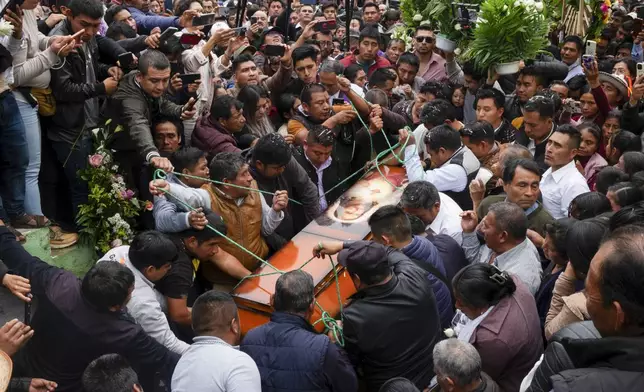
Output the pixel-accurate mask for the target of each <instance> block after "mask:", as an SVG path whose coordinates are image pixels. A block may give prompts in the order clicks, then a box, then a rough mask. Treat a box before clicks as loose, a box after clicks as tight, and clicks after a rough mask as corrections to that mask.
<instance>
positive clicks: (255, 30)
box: [246, 23, 262, 36]
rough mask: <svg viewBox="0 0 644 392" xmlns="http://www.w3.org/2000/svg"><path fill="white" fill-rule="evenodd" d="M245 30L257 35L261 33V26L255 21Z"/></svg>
mask: <svg viewBox="0 0 644 392" xmlns="http://www.w3.org/2000/svg"><path fill="white" fill-rule="evenodd" d="M246 31H249V32H251V33H252V34H253V35H255V36H258V35H261V31H262V27H261V26H260V25H259V24H257V23H253V24H252V25H250V28H249V29H248V30H246Z"/></svg>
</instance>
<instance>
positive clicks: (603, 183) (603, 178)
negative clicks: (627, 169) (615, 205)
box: [595, 166, 628, 195]
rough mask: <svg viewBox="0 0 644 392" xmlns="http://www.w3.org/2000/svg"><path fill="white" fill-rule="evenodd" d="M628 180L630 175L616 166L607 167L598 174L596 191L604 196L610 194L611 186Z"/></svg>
mask: <svg viewBox="0 0 644 392" xmlns="http://www.w3.org/2000/svg"><path fill="white" fill-rule="evenodd" d="M627 180H628V174H626V173H624V172H623V171H621V170H620V169H618V168H616V167H614V166H606V167H605V168H603V169H601V170H600V171H599V173H597V180H596V181H595V190H596V191H597V192H599V193H603V194H604V195H605V194H606V193H608V188H609V187H610V186H611V185H614V184H617V183H618V182H623V181H627Z"/></svg>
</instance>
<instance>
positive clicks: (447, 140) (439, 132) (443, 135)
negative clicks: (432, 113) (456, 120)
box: [423, 107, 462, 151]
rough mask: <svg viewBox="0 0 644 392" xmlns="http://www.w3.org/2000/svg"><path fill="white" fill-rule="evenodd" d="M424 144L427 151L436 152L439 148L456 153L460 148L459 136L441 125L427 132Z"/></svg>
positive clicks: (447, 126)
mask: <svg viewBox="0 0 644 392" xmlns="http://www.w3.org/2000/svg"><path fill="white" fill-rule="evenodd" d="M423 109H424V107H423ZM425 144H427V149H428V150H431V151H438V150H439V149H440V148H441V147H443V148H444V149H445V150H447V151H456V150H458V149H459V148H461V146H462V144H461V135H460V134H459V133H458V132H456V131H454V130H453V129H452V127H450V126H449V125H445V124H443V125H439V126H437V127H434V128H432V129H430V130H429V132H427V134H426V135H425Z"/></svg>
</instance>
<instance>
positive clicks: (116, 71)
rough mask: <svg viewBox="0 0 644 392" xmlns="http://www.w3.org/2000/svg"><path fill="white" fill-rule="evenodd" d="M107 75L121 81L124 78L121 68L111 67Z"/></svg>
mask: <svg viewBox="0 0 644 392" xmlns="http://www.w3.org/2000/svg"><path fill="white" fill-rule="evenodd" d="M107 74H108V75H110V76H111V77H113V78H114V79H116V80H121V78H122V77H123V70H122V69H121V68H120V67H110V69H108V70H107Z"/></svg>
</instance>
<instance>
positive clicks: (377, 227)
mask: <svg viewBox="0 0 644 392" xmlns="http://www.w3.org/2000/svg"><path fill="white" fill-rule="evenodd" d="M369 227H370V228H371V232H372V233H373V235H377V236H382V235H387V236H389V237H391V238H393V239H394V240H396V241H398V242H402V241H407V240H411V224H410V223H409V219H407V215H405V212H404V211H403V210H402V208H400V207H396V206H383V207H380V208H378V209H377V210H376V211H375V212H374V213H373V215H371V217H369Z"/></svg>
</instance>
